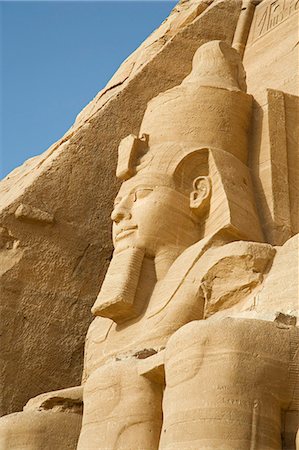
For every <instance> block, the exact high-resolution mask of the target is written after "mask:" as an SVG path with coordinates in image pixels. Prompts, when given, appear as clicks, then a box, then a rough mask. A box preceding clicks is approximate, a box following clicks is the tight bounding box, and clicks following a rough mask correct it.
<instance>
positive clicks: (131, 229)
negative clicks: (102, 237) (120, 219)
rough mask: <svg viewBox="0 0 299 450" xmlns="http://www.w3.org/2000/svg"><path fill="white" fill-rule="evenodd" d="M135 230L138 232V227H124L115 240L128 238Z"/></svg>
mask: <svg viewBox="0 0 299 450" xmlns="http://www.w3.org/2000/svg"><path fill="white" fill-rule="evenodd" d="M135 230H137V225H131V226H127V227H124V228H122V229H121V230H120V231H118V232H117V233H116V236H115V240H116V241H118V240H119V239H122V238H124V237H126V236H128V235H129V234H131V233H133V232H134V231H135Z"/></svg>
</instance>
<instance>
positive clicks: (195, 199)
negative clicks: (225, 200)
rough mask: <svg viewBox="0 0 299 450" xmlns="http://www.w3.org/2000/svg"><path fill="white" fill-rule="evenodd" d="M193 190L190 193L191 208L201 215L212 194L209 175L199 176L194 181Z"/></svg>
mask: <svg viewBox="0 0 299 450" xmlns="http://www.w3.org/2000/svg"><path fill="white" fill-rule="evenodd" d="M193 189H194V190H193V191H192V192H191V194H190V208H191V209H192V210H193V211H194V212H195V213H196V214H199V215H201V214H202V213H203V212H204V211H205V209H206V207H207V206H208V204H209V200H210V196H211V180H210V178H209V177H197V178H195V180H194V181H193Z"/></svg>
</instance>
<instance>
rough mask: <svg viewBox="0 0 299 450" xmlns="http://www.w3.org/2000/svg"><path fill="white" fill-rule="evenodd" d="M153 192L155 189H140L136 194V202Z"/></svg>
mask: <svg viewBox="0 0 299 450" xmlns="http://www.w3.org/2000/svg"><path fill="white" fill-rule="evenodd" d="M152 192H153V189H138V191H136V192H135V200H140V199H141V198H145V197H147V196H148V195H149V194H151V193H152Z"/></svg>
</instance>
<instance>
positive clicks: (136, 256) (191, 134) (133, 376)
mask: <svg viewBox="0 0 299 450" xmlns="http://www.w3.org/2000/svg"><path fill="white" fill-rule="evenodd" d="M251 109H252V97H251V96H250V95H248V94H247V93H246V82H245V72H244V69H243V66H242V63H241V59H240V57H239V55H238V53H237V51H236V50H234V49H232V48H231V47H230V46H229V45H228V44H227V43H225V42H222V41H211V42H208V43H207V44H204V45H202V46H201V47H200V48H199V49H198V50H197V52H196V53H195V56H194V59H193V66H192V71H191V73H190V74H189V75H188V76H187V77H186V78H185V79H184V80H183V82H182V83H181V84H180V85H179V86H176V87H174V88H172V89H170V90H167V91H166V92H164V93H162V94H160V95H158V96H157V97H155V98H154V99H152V100H151V101H150V102H149V104H148V107H147V109H146V112H145V115H144V118H143V122H142V124H141V128H140V137H136V136H134V135H129V136H128V137H126V138H125V139H124V140H123V141H122V142H121V144H120V146H119V160H118V166H117V176H118V177H119V178H120V179H121V180H122V181H123V184H122V186H121V188H120V191H119V194H118V196H117V198H116V201H115V206H114V210H113V212H112V216H111V218H112V220H113V242H114V253H113V257H112V260H111V264H110V266H109V269H108V272H107V274H106V278H105V280H104V283H103V285H102V288H101V291H100V293H99V295H98V298H97V300H96V302H95V304H94V306H93V309H92V311H93V314H94V315H95V316H96V317H95V319H94V320H93V322H92V323H91V325H90V328H89V331H88V334H87V339H86V348H85V362H84V376H83V386H84V387H83V404H84V412H83V422H82V429H81V432H80V437H79V441H78V446H77V448H78V450H91V449H94V450H112V449H126V450H133V449H134V450H137V449H139V450H158V449H159V450H174V449H176V450H191V449H192V450H199V449H201V450H212V449H213V450H215V449H219V450H220V449H221V450H228V449H230V450H253V449H255V450H280V449H282V448H284V449H291V448H295V433H296V429H297V425H296V420H297V418H298V402H299V397H298V391H297V390H296V381H297V380H296V377H297V374H298V370H299V364H298V358H296V349H297V347H298V340H299V333H298V328H297V327H296V326H295V325H296V317H295V309H296V300H294V297H290V298H289V299H288V301H286V302H285V304H284V305H283V307H281V304H280V301H279V298H278V297H279V295H280V294H279V289H278V290H277V293H276V297H275V295H274V293H272V300H271V304H270V305H268V303H267V299H268V297H269V295H270V294H269V292H268V291H267V289H268V287H267V283H266V281H267V279H268V277H270V276H271V273H272V272H271V271H272V270H275V261H276V253H277V250H276V249H275V248H274V247H273V246H271V245H270V244H267V243H264V237H263V233H262V230H261V226H260V223H259V218H258V213H257V210H256V206H255V199H254V193H253V188H252V182H251V174H250V170H249V168H248V167H247V159H248V136H249V132H250V121H251ZM288 245H293V242H292V243H290V244H288ZM273 261H274V263H273ZM266 276H267V278H266ZM273 276H275V271H274V272H273ZM265 279H266V281H265ZM57 395H58V394H56V397H57ZM72 395H74V394H72ZM72 395H70V394H69V397H72ZM54 397H55V396H54ZM22 414H23V417H25V416H24V414H25V412H24V413H21V414H19V417H20V416H22ZM36 414H37V415H38V413H36ZM59 414H62V412H61V411H59ZM64 414H65V415H66V413H64ZM9 417H10V416H8V417H7V418H4V419H3V421H2V430H3V431H2V433H3V434H2V436H6V438H3V439H4V441H3V442H5V439H7V440H6V447H4V448H9V449H12V448H21V447H16V446H15V447H14V446H13V445H11V444H10V441H9V439H11V437H10V436H11V435H12V433H13V432H14V431H13V430H14V429H16V427H17V426H18V425H17V423H16V422H17V421H14V422H13V420H12V419H9ZM22 420H23V421H24V420H25V419H22V418H21V417H20V419H19V421H20V423H21V422H22ZM34 420H35V419H34ZM12 422H13V423H12ZM14 427H15V428H14ZM0 430H1V428H0ZM67 439H68V438H65V443H66V444H65V447H64V448H71V446H68V445H69V444H68V443H67ZM23 448H25V446H24V447H23ZM26 448H30V449H31V450H33V449H37V448H41V447H38V445H31V446H30V447H26ZM52 448H53V447H52Z"/></svg>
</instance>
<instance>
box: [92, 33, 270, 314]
mask: <svg viewBox="0 0 299 450" xmlns="http://www.w3.org/2000/svg"><path fill="white" fill-rule="evenodd" d="M245 89H246V84H245V77H244V69H243V67H242V63H241V60H240V57H239V55H238V53H237V52H236V51H235V50H234V49H232V48H231V47H230V46H229V45H228V44H226V43H224V42H221V41H212V42H209V43H207V44H204V45H203V46H201V47H200V48H199V49H198V50H197V52H196V53H195V56H194V59H193V67H192V71H191V73H190V74H189V75H188V76H187V77H186V78H185V79H184V80H183V82H182V83H181V84H180V85H179V86H176V87H174V88H172V89H169V90H168V91H166V92H164V93H162V94H160V95H158V96H157V97H155V98H154V99H152V100H151V101H150V102H149V104H148V106H147V109H146V112H145V114H144V118H143V121H142V124H141V128H140V136H141V137H136V136H134V135H129V136H127V137H126V138H124V139H123V140H122V141H121V143H120V146H119V158H118V166H117V177H118V178H119V179H120V180H122V182H123V183H122V186H121V188H120V191H119V193H118V195H117V197H116V200H115V205H114V209H113V212H112V215H111V217H112V220H113V242H114V246H115V253H114V256H117V255H118V256H117V259H116V258H115V260H113V261H112V263H111V265H110V268H109V270H108V275H107V277H106V279H105V281H104V284H103V287H102V290H101V293H100V295H99V297H98V300H99V299H100V300H99V301H98V300H97V302H96V306H95V307H94V309H93V311H94V312H95V313H99V315H104V316H105V317H113V318H114V320H116V319H115V318H118V317H120V319H121V320H122V317H124V316H125V315H126V314H127V313H128V304H129V303H130V304H131V307H132V305H133V297H134V295H133V294H132V296H131V297H132V298H131V300H130V302H128V301H127V300H126V301H124V299H123V294H122V293H118V294H117V295H115V296H114V299H112V300H111V301H109V302H107V301H106V298H105V296H106V295H108V294H107V293H109V292H110V290H111V286H113V283H114V280H115V279H116V277H117V279H119V280H120V272H122V273H124V266H127V267H128V270H129V271H131V272H130V273H131V275H130V276H131V278H130V277H129V275H128V274H127V276H126V278H125V279H124V280H123V281H122V288H121V289H122V292H124V291H126V292H129V291H130V292H133V291H134V289H136V286H137V283H138V280H137V278H138V277H137V275H136V274H138V273H139V272H138V270H140V268H141V264H142V259H143V257H144V255H146V256H148V257H150V258H155V257H156V256H157V255H158V254H159V253H160V252H169V253H170V254H173V255H176V256H178V255H179V254H180V253H181V252H182V251H184V249H186V248H187V247H189V246H191V245H192V244H194V243H196V242H197V241H199V240H201V239H202V238H204V237H207V236H213V235H215V234H218V235H219V234H221V233H225V234H226V235H227V234H228V235H230V236H231V239H232V240H234V239H247V240H255V241H259V240H261V239H262V234H261V229H260V225H259V220H258V216H257V213H256V209H255V204H254V196H253V191H252V186H251V179H250V178H251V177H250V172H249V170H248V167H247V165H246V163H247V151H248V142H247V140H248V132H249V125H250V119H251V96H250V95H247V94H246V92H244V90H245ZM121 255H126V256H121ZM116 260H117V261H118V262H117V263H116ZM137 267H139V269H138V270H137V269H136V268H137ZM128 273H129V272H128ZM108 279H109V280H110V281H109V282H108V281H106V280H108ZM129 279H130V281H128V280H129ZM129 282H130V283H131V284H130V288H128V283H129ZM105 283H106V285H107V286H106V285H105ZM132 283H135V284H134V287H132V286H131V285H132ZM104 288H105V289H104ZM134 292H135V291H134ZM126 295H127V294H126ZM120 298H122V300H121V301H119V299H120ZM115 299H116V300H115ZM117 299H118V300H117ZM121 302H122V306H121V307H120V306H119V305H120V304H121ZM116 304H117V305H118V306H115V305H116ZM111 311H112V312H111ZM119 311H120V313H119ZM132 311H133V309H132V308H131V312H132ZM135 315H136V314H135Z"/></svg>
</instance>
